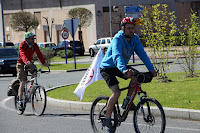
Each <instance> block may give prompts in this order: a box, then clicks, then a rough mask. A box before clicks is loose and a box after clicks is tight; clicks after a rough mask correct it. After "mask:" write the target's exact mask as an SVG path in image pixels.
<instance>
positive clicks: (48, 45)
mask: <svg viewBox="0 0 200 133" xmlns="http://www.w3.org/2000/svg"><path fill="white" fill-rule="evenodd" d="M37 45H38V46H39V47H42V48H48V49H52V50H54V49H55V48H56V44H55V43H53V42H42V43H38V44H37Z"/></svg>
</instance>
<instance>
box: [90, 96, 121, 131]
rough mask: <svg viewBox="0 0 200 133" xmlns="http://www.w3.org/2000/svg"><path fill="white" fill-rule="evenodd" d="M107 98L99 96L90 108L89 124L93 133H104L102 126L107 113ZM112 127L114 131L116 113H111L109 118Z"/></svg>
mask: <svg viewBox="0 0 200 133" xmlns="http://www.w3.org/2000/svg"><path fill="white" fill-rule="evenodd" d="M108 99H109V97H107V96H99V97H97V98H96V99H95V100H94V102H93V103H92V107H91V110H90V122H91V126H92V129H93V131H94V133H101V132H105V129H104V128H103V126H102V123H103V120H104V119H105V118H106V112H107V102H108ZM111 117H112V118H111V122H112V125H113V126H114V127H115V129H116V125H117V124H116V121H115V117H116V111H113V113H112V116H111Z"/></svg>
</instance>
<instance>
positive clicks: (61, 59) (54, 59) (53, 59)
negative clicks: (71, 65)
mask: <svg viewBox="0 0 200 133" xmlns="http://www.w3.org/2000/svg"><path fill="white" fill-rule="evenodd" d="M82 58H84V57H76V60H78V59H82ZM72 60H74V57H73V58H67V61H72ZM51 61H66V59H65V58H61V57H59V56H54V57H53V58H51Z"/></svg>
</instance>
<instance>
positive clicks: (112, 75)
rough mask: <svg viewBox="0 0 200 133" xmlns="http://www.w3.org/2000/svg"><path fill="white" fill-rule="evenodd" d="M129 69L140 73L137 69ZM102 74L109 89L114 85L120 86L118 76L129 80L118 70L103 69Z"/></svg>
mask: <svg viewBox="0 0 200 133" xmlns="http://www.w3.org/2000/svg"><path fill="white" fill-rule="evenodd" d="M127 68H128V69H132V70H134V71H135V72H138V71H137V70H136V69H134V68H132V67H130V66H128V67H127ZM100 73H101V75H102V77H103V78H104V80H105V81H106V83H107V85H108V87H109V88H110V87H112V86H113V85H116V84H119V81H118V80H117V78H116V76H117V77H120V78H123V79H125V80H127V78H126V77H125V76H124V74H123V73H122V72H121V71H120V70H119V69H118V68H108V69H103V68H101V69H100Z"/></svg>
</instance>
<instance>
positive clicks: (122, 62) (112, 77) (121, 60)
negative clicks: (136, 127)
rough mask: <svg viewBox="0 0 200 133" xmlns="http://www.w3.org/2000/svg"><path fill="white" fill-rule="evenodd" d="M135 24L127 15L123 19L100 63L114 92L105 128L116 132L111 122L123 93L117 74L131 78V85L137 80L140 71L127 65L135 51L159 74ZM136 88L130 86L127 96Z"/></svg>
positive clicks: (151, 69)
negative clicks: (136, 32) (135, 74)
mask: <svg viewBox="0 0 200 133" xmlns="http://www.w3.org/2000/svg"><path fill="white" fill-rule="evenodd" d="M135 25H136V21H135V20H134V19H133V18H131V17H126V18H124V19H123V20H122V21H121V30H120V31H119V32H118V33H117V34H116V35H115V36H114V38H113V40H112V42H111V44H110V46H109V48H108V50H107V52H106V55H105V57H104V58H103V60H102V62H101V65H100V68H101V71H100V72H101V75H102V77H103V78H104V80H105V81H106V83H107V85H108V87H109V88H110V89H111V92H112V95H111V96H110V98H109V100H108V105H107V113H106V119H105V120H104V122H103V126H104V127H105V129H106V130H107V131H108V132H111V133H113V132H114V128H113V126H112V123H111V114H112V111H113V108H114V104H115V103H116V102H117V101H118V98H119V96H120V94H121V92H120V90H119V86H118V84H119V82H118V80H117V79H116V76H118V77H120V78H123V79H128V78H131V81H130V84H129V86H130V85H133V84H135V83H136V82H137V80H136V78H135V77H134V76H132V75H134V73H137V72H138V71H137V70H136V69H134V68H131V67H128V66H127V64H128V62H129V60H130V57H131V56H132V55H133V54H134V52H135V53H136V54H137V55H138V57H139V58H140V59H141V60H142V61H143V63H144V65H145V66H146V67H147V69H148V70H149V71H151V72H152V73H153V76H154V77H156V76H157V73H156V71H155V69H154V67H153V65H152V63H151V61H150V59H149V57H148V56H147V54H146V52H145V51H144V48H143V45H142V43H141V41H140V39H139V37H138V35H137V34H135V33H134V32H135ZM134 90H135V88H129V90H128V93H127V96H131V94H132V93H133V92H134ZM134 108H135V105H134V104H132V105H131V108H130V109H131V110H134Z"/></svg>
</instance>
